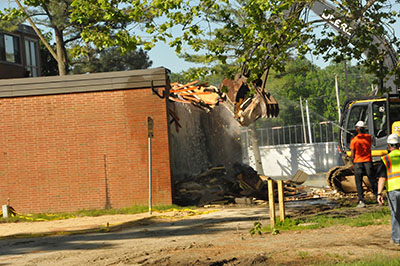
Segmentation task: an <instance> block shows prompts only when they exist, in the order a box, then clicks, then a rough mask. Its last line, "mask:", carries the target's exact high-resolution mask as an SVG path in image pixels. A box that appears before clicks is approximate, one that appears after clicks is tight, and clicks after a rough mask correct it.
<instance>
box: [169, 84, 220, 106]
mask: <svg viewBox="0 0 400 266" xmlns="http://www.w3.org/2000/svg"><path fill="white" fill-rule="evenodd" d="M197 83H199V81H198V80H195V81H192V82H189V83H186V84H180V83H178V82H174V83H171V89H170V91H169V100H170V101H173V102H180V103H188V104H193V105H194V106H196V107H199V108H200V109H202V110H204V111H206V112H210V111H211V110H212V109H213V108H214V107H215V106H216V105H217V104H219V103H220V102H222V101H224V100H225V99H226V96H225V94H224V93H222V92H221V91H220V90H219V89H218V88H217V87H215V86H211V85H208V84H207V83H201V84H197Z"/></svg>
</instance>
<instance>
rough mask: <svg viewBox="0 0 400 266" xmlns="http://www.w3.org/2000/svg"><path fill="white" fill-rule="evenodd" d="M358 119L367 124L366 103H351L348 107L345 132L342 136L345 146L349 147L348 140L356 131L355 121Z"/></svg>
mask: <svg viewBox="0 0 400 266" xmlns="http://www.w3.org/2000/svg"><path fill="white" fill-rule="evenodd" d="M358 121H364V122H365V123H366V124H367V125H368V105H365V104H363V105H353V106H352V107H351V109H350V114H349V116H348V120H347V125H346V129H347V130H346V133H345V136H344V139H345V143H346V146H347V147H349V145H350V140H351V138H352V137H353V136H355V135H357V133H356V123H357V122H358ZM367 131H368V128H367Z"/></svg>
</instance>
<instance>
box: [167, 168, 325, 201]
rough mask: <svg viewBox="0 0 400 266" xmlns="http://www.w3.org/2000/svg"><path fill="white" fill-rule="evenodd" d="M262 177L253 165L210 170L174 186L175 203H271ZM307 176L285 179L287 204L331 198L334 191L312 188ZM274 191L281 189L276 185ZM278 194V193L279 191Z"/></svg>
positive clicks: (266, 179)
mask: <svg viewBox="0 0 400 266" xmlns="http://www.w3.org/2000/svg"><path fill="white" fill-rule="evenodd" d="M270 179H271V178H269V177H266V176H261V175H258V174H257V172H256V171H255V170H254V169H253V168H252V167H250V166H249V165H246V164H242V163H235V164H234V165H233V169H229V170H227V169H226V168H225V167H224V166H217V167H212V168H210V169H207V170H206V171H204V172H203V173H201V174H199V175H196V176H192V177H187V178H185V179H184V180H181V181H180V182H177V183H175V184H174V198H175V203H176V204H178V205H181V206H189V205H195V206H204V205H206V204H215V203H238V204H254V203H255V202H258V203H259V202H266V201H268V180H270ZM306 179H307V175H306V174H305V173H304V172H301V171H299V172H298V173H297V174H296V175H295V176H294V177H293V178H292V179H290V180H285V181H284V182H283V183H284V196H285V201H296V200H306V199H318V198H323V197H329V196H330V195H331V194H332V190H329V189H327V188H309V187H307V186H305V185H303V183H304V182H305V181H306ZM274 184H275V185H274V190H277V186H276V182H274ZM275 195H277V191H276V192H275Z"/></svg>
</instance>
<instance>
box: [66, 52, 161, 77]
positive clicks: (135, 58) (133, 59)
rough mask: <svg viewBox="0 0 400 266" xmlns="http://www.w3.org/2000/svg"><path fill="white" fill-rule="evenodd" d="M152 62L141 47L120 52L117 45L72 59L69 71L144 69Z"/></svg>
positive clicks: (90, 71)
mask: <svg viewBox="0 0 400 266" xmlns="http://www.w3.org/2000/svg"><path fill="white" fill-rule="evenodd" d="M152 64H153V62H152V61H151V60H150V59H149V56H148V55H147V52H145V51H144V50H143V49H138V50H136V51H128V52H126V53H121V52H120V51H119V50H118V48H117V47H111V48H107V49H104V50H101V51H93V52H92V53H90V54H87V55H85V56H80V57H78V58H76V59H73V60H72V66H73V67H72V71H71V72H72V73H73V74H79V73H96V72H110V71H123V70H133V69H146V68H149V67H151V65H152Z"/></svg>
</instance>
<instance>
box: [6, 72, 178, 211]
mask: <svg viewBox="0 0 400 266" xmlns="http://www.w3.org/2000/svg"><path fill="white" fill-rule="evenodd" d="M167 72H168V71H167V70H166V69H164V68H157V69H150V70H134V71H123V72H110V73H99V74H83V75H70V76H57V77H40V78H29V79H6V80H1V81H0V121H1V127H0V205H3V204H7V201H8V200H9V202H10V205H11V206H12V207H14V208H15V209H16V210H17V212H20V213H30V212H64V211H76V210H80V209H102V208H107V207H112V208H121V207H128V206H131V205H133V204H143V205H146V204H147V203H148V198H149V192H148V191H149V190H148V180H149V172H148V168H149V167H148V165H149V158H148V134H147V119H148V117H151V118H152V119H153V121H154V138H153V139H151V141H152V189H153V196H152V199H153V204H171V202H172V193H171V171H170V153H169V140H168V131H169V129H168V117H167V101H168V91H169V77H168V74H167Z"/></svg>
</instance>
